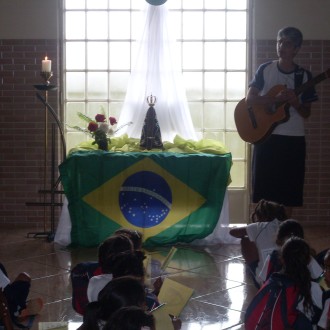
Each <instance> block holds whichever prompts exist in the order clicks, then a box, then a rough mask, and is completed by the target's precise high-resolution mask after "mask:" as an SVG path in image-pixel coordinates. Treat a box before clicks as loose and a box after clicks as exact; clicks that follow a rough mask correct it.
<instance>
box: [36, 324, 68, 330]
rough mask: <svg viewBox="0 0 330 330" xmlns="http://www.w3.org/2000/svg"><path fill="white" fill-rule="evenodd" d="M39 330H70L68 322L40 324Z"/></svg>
mask: <svg viewBox="0 0 330 330" xmlns="http://www.w3.org/2000/svg"><path fill="white" fill-rule="evenodd" d="M38 325H39V328H38V329H39V330H68V322H39V324H38Z"/></svg>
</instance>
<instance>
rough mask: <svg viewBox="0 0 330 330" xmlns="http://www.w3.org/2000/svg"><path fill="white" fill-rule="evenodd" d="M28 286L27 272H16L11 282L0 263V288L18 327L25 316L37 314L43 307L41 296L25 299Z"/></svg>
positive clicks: (29, 284)
mask: <svg viewBox="0 0 330 330" xmlns="http://www.w3.org/2000/svg"><path fill="white" fill-rule="evenodd" d="M30 286H31V277H30V276H29V275H28V274H27V273H25V272H23V273H20V274H18V276H17V277H16V278H15V280H14V281H13V282H11V281H10V279H9V278H8V274H7V271H6V269H5V267H4V265H3V264H2V263H0V290H2V291H3V293H4V296H5V298H6V300H7V303H8V309H9V312H10V316H11V319H12V322H13V323H14V324H16V325H17V326H18V327H19V326H20V325H21V324H20V322H22V321H24V319H25V318H27V317H28V316H31V315H37V314H39V313H40V312H41V310H42V308H43V301H42V299H41V298H35V299H30V300H28V299H27V297H28V295H29V291H30Z"/></svg>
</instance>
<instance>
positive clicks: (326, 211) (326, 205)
mask: <svg viewBox="0 0 330 330" xmlns="http://www.w3.org/2000/svg"><path fill="white" fill-rule="evenodd" d="M255 55H256V56H255V58H256V60H255V62H254V63H253V65H254V68H256V67H257V66H258V65H260V64H261V63H263V62H265V61H267V60H269V59H276V58H277V55H276V41H275V40H262V41H257V42H256V44H255ZM296 62H297V63H298V64H300V65H301V66H303V67H305V68H306V69H309V70H310V71H311V72H312V73H313V75H314V76H316V75H318V74H319V73H322V72H324V71H326V70H327V69H330V41H329V40H326V41H322V40H313V41H308V40H307V41H304V44H303V46H302V48H301V50H300V52H299V53H298V55H297V57H296ZM316 90H317V93H318V95H319V101H318V102H316V103H314V104H313V107H312V114H311V117H310V118H309V119H308V120H307V121H306V140H307V159H306V176H305V189H304V207H302V208H297V209H295V210H294V213H293V215H292V217H293V218H296V219H298V220H301V221H302V222H304V223H306V224H307V223H318V224H325V223H329V220H330V144H329V142H330V79H327V80H325V81H323V82H321V83H320V84H318V85H317V86H316Z"/></svg>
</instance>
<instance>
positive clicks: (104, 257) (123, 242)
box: [98, 235, 134, 273]
mask: <svg viewBox="0 0 330 330" xmlns="http://www.w3.org/2000/svg"><path fill="white" fill-rule="evenodd" d="M133 250H134V249H133V243H132V241H131V240H130V239H129V238H128V237H127V236H126V235H113V236H110V237H108V238H107V239H105V240H104V241H103V242H102V243H101V244H100V245H99V248H98V259H99V264H100V267H101V269H102V271H103V273H110V271H109V268H108V266H109V262H108V260H109V258H110V257H111V256H112V255H114V254H117V253H120V252H125V251H133Z"/></svg>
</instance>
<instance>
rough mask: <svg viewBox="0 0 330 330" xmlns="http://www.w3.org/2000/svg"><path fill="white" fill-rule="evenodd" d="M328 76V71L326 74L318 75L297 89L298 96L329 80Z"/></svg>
mask: <svg viewBox="0 0 330 330" xmlns="http://www.w3.org/2000/svg"><path fill="white" fill-rule="evenodd" d="M328 76H329V74H328V72H327V71H326V72H322V73H321V74H319V75H317V76H316V77H314V78H313V79H311V80H309V81H307V82H305V83H304V84H302V85H301V86H299V87H297V88H296V89H295V93H296V95H299V94H301V93H303V92H304V91H305V90H306V89H308V88H311V87H313V86H315V85H317V84H318V83H320V82H321V81H323V80H325V79H327V78H328Z"/></svg>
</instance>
